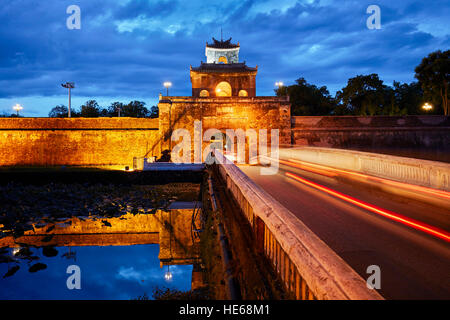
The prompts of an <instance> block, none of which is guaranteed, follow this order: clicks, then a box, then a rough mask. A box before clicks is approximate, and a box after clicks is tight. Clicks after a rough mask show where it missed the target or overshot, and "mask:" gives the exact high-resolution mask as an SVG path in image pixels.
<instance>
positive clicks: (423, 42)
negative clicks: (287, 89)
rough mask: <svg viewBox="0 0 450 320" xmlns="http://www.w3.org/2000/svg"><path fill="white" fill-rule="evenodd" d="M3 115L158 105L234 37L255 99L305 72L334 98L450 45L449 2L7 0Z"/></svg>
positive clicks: (186, 87)
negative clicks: (359, 80) (74, 23)
mask: <svg viewBox="0 0 450 320" xmlns="http://www.w3.org/2000/svg"><path fill="white" fill-rule="evenodd" d="M1 2H2V4H1V6H0V113H3V112H6V113H11V112H13V110H12V106H13V105H14V104H16V103H20V104H21V105H22V106H23V107H24V110H23V112H22V114H23V115H25V116H30V117H38V116H47V115H48V112H49V111H50V109H51V108H52V107H54V106H56V105H58V104H65V105H67V104H68V103H67V90H66V89H64V88H62V87H61V83H63V82H66V81H73V82H75V85H76V88H75V89H74V90H73V99H72V104H73V107H76V108H78V107H79V106H80V105H81V104H82V103H84V102H85V101H86V100H88V99H96V100H97V101H98V102H99V104H100V105H101V106H102V107H107V106H109V104H110V103H111V102H113V101H122V102H128V101H130V100H142V101H145V102H146V103H147V106H149V107H151V106H152V105H155V104H156V103H157V100H158V94H159V92H163V90H164V88H163V86H162V83H163V82H164V81H171V82H172V83H173V87H172V88H171V91H170V95H181V96H183V95H191V90H190V88H191V87H190V79H189V66H190V65H192V66H197V65H199V64H200V61H202V60H203V61H206V58H205V43H206V41H209V42H211V37H215V38H217V39H220V29H221V28H223V37H224V38H225V39H228V38H229V37H232V38H233V40H232V41H233V42H238V41H239V43H240V45H241V51H240V60H241V61H246V63H247V65H249V66H251V67H254V66H256V65H258V75H257V78H256V80H257V82H256V84H257V95H273V94H274V92H273V89H274V83H275V81H283V82H284V83H285V84H292V83H293V82H294V81H295V79H297V78H299V77H304V78H305V79H306V80H307V81H308V82H309V83H312V84H315V85H317V86H323V85H325V86H327V87H328V89H329V91H330V92H331V94H332V95H334V94H335V92H336V91H337V90H339V89H341V88H342V87H344V86H345V84H346V82H347V80H348V78H349V77H353V76H355V75H358V74H370V73H378V74H379V75H380V78H381V79H382V80H384V81H385V83H386V84H388V85H392V82H393V80H397V81H401V82H408V83H409V82H411V81H414V68H415V67H416V66H417V65H418V64H419V63H420V61H421V59H422V58H423V57H425V56H426V55H428V54H429V53H430V52H432V51H435V50H439V49H440V50H448V49H449V47H450V27H449V25H450V24H449V18H450V5H449V2H448V0H433V1H424V0H402V1H392V0H389V1H385V0H376V1H375V0H370V1H364V0H354V1H353V0H349V1H347V0H342V1H331V0H299V1H295V0H276V1H273V0H267V1H260V0H259V1H243V0H237V1H223V0H220V1H217V0H208V1H195V0H191V1H186V0H178V1H177V0H171V1H157V0H155V1H154V0H147V1H146V0H117V1H112V0H110V1H106V0H68V1H65V0H64V1H62V0H45V1H43V0H39V1H37V0H13V1H7V0H1ZM70 5H78V6H79V7H80V8H81V29H80V30H69V29H68V28H67V26H66V19H67V18H68V17H69V16H70V15H69V14H67V13H66V9H67V7H68V6H70ZM369 5H378V6H379V7H380V8H381V29H379V30H376V29H374V30H369V29H368V28H367V26H366V20H367V18H368V17H369V16H370V14H368V13H366V9H367V7H368V6H369Z"/></svg>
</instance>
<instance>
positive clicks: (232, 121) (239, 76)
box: [158, 38, 291, 150]
mask: <svg viewBox="0 0 450 320" xmlns="http://www.w3.org/2000/svg"><path fill="white" fill-rule="evenodd" d="M239 50H240V45H239V43H238V44H233V43H231V38H230V39H228V40H226V41H223V40H220V41H218V40H216V39H214V38H213V43H212V44H209V43H206V50H205V53H206V57H207V62H206V63H204V62H201V64H200V66H198V67H192V66H191V67H190V78H191V83H192V96H184V97H183V96H181V97H180V96H177V97H173V96H171V97H162V96H161V97H160V101H159V104H158V107H159V116H160V118H159V129H160V133H161V137H162V139H161V150H166V149H168V150H171V149H172V148H171V147H172V145H171V141H170V138H171V136H172V135H171V133H172V132H173V131H174V130H176V129H187V130H189V131H190V133H191V137H193V136H194V135H193V134H194V121H195V120H198V121H201V122H202V131H203V132H205V131H206V130H208V129H218V130H220V131H222V132H225V130H226V129H234V130H235V129H242V130H244V131H245V130H247V129H254V130H256V131H258V130H259V129H267V131H268V133H270V130H271V129H279V133H280V140H279V143H280V144H290V142H291V114H290V103H289V99H288V98H287V97H274V96H271V97H257V96H256V81H255V78H256V74H257V72H258V67H257V66H256V67H254V68H253V67H249V66H247V65H246V63H245V62H239ZM203 143H204V144H205V142H203ZM269 143H270V141H269ZM203 148H204V146H203Z"/></svg>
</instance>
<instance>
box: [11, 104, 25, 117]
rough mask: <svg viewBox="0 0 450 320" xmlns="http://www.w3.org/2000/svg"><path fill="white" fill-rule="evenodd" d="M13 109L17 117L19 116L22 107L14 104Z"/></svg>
mask: <svg viewBox="0 0 450 320" xmlns="http://www.w3.org/2000/svg"><path fill="white" fill-rule="evenodd" d="M13 109H14V110H16V112H17V116H19V111H20V110H22V109H23V107H22V106H21V105H20V104H16V105H15V106H14V107H13Z"/></svg>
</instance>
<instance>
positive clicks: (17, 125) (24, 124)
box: [0, 117, 159, 130]
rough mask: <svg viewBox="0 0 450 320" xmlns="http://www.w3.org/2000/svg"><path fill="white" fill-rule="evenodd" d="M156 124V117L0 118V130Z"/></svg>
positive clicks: (133, 127)
mask: <svg viewBox="0 0 450 320" xmlns="http://www.w3.org/2000/svg"><path fill="white" fill-rule="evenodd" d="M158 125H159V121H158V118H155V119H152V118H128V117H120V118H118V117H117V118H116V117H114V118H113V117H111V118H109V117H108V118H106V117H105V118H103V117H102V118H0V130H58V129H76V130H78V129H80V130H81V129H91V130H105V129H114V130H123V129H127V130H139V129H146V130H148V129H156V130H157V129H158Z"/></svg>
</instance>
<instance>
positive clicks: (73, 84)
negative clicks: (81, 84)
mask: <svg viewBox="0 0 450 320" xmlns="http://www.w3.org/2000/svg"><path fill="white" fill-rule="evenodd" d="M61 86H63V87H64V88H67V89H69V110H68V111H69V114H68V116H69V118H70V107H71V97H70V89H73V88H75V83H73V82H66V83H62V84H61Z"/></svg>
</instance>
